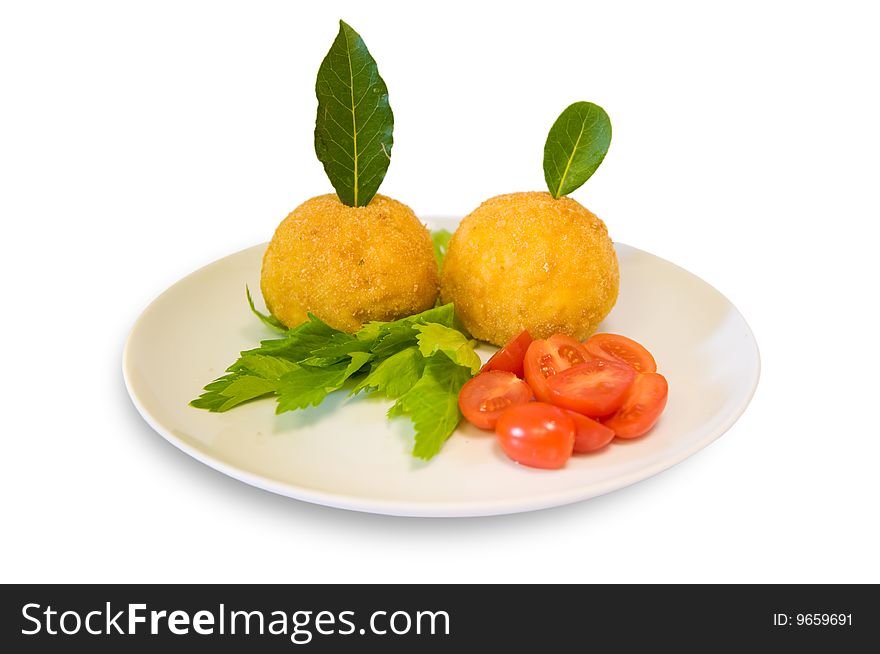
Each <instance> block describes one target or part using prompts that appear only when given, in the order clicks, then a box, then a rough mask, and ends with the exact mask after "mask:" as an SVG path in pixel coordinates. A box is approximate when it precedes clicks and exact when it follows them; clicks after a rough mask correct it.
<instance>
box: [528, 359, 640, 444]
mask: <svg viewBox="0 0 880 654" xmlns="http://www.w3.org/2000/svg"><path fill="white" fill-rule="evenodd" d="M635 377H636V372H635V370H633V369H632V368H630V367H629V366H628V365H627V364H625V363H620V362H617V361H604V360H602V359H591V360H589V361H587V362H586V363H581V364H578V365H576V366H573V367H571V368H568V369H567V370H563V371H562V372H560V373H559V374H557V375H553V376H552V377H549V378H548V379H547V380H546V383H547V388H548V394H549V398H550V404H554V405H556V406H559V407H562V408H563V409H569V410H571V411H577V412H578V413H582V414H584V415H585V416H588V417H591V418H598V417H601V416H607V415H609V414H612V413H614V412H615V411H617V409H619V408H620V406H621V405H622V404H623V401H624V398H625V397H626V393H627V391H628V390H629V387H630V386H632V383H633V380H635ZM536 394H537V391H536ZM612 429H614V427H612ZM615 431H617V430H615Z"/></svg>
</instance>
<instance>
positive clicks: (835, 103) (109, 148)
mask: <svg viewBox="0 0 880 654" xmlns="http://www.w3.org/2000/svg"><path fill="white" fill-rule="evenodd" d="M11 5H12V3H5V4H4V5H3V8H2V9H0V85H2V86H0V119H2V120H0V220H2V256H0V266H2V279H3V289H4V292H3V312H4V318H3V320H2V323H0V325H2V327H0V329H2V336H3V344H4V348H3V350H4V351H3V363H4V365H3V373H2V375H0V400H2V401H0V442H2V450H0V451H2V474H0V498H2V499H0V502H2V538H0V551H2V557H0V581H29V582H37V581H96V582H97V581H116V582H123V581H124V582H136V581H141V582H145V581H150V582H154V581H236V582H237V581H264V582H265V581H277V582H282V581H284V582H306V581H310V582H333V581H388V582H392V581H405V582H428V581H444V582H446V581H449V582H451V581H460V582H465V581H479V582H482V581H487V582H488V581H499V582H514V581H548V582H549V581H553V582H556V581H563V582H564V581H591V582H592V581H596V582H598V581H606V582H623V581H648V582H651V581H673V582H704V581H706V582H708V581H712V582H722V581H733V582H740V581H756V582H783V581H793V582H808V581H819V582H830V581H841V582H863V581H871V582H880V564H878V561H880V558H878V556H877V552H878V548H880V538H878V506H877V504H878V498H880V484H878V459H880V428H878V420H877V413H876V411H877V403H878V382H877V374H878V373H877V370H878V367H880V358H878V354H877V353H878V349H880V348H878V343H880V330H878V326H880V325H878V320H877V309H876V306H877V302H878V292H877V282H878V279H880V275H878V246H877V234H878V230H877V224H878V220H880V200H878V177H880V164H878V152H880V127H878V125H880V120H878V116H880V95H878V83H877V65H878V62H880V45H878V43H880V41H878V39H877V34H876V26H877V24H878V23H877V20H876V16H874V15H872V14H873V12H872V11H871V10H872V8H873V7H872V5H873V3H869V2H864V3H855V2H836V3H822V4H818V3H815V4H814V3H807V2H792V3H784V2H738V3H730V7H729V8H726V9H725V8H721V7H718V6H715V5H716V3H697V2H694V3H681V2H663V3H649V2H645V3H608V2H588V1H585V0H579V1H578V2H572V3H561V2H551V1H548V0H544V1H542V2H529V3H522V4H517V3H513V2H504V3H498V4H494V3H488V2H474V1H469V2H461V3H459V2H451V1H449V0H446V1H445V2H442V3H416V2H410V3H390V2H388V3H380V2H368V3H367V2H321V3H298V2H258V3H240V4H233V3H221V2H205V3H196V2H151V3H122V2H106V3H97V2H81V3H61V2H59V3H55V4H48V3H41V2H34V3H16V5H14V6H11ZM338 18H345V19H346V20H347V21H348V22H350V23H351V24H352V25H353V26H354V27H355V29H357V30H358V31H359V32H360V33H361V34H362V35H363V36H364V38H365V40H366V42H367V44H368V45H369V47H370V49H371V51H372V53H373V54H374V56H375V57H376V59H377V60H378V62H379V65H380V70H381V72H382V75H383V77H384V78H385V80H386V81H387V83H388V85H389V88H390V92H391V103H392V106H393V108H394V113H395V133H394V136H395V146H394V161H393V164H392V166H391V168H390V170H389V173H388V176H387V178H386V180H385V184H384V186H383V192H384V193H386V194H388V195H391V196H394V197H396V198H398V199H400V200H402V201H404V202H406V203H408V204H410V205H411V206H412V207H413V208H414V209H415V210H416V212H417V213H418V214H420V215H430V214H452V215H463V214H465V213H467V212H469V211H470V210H471V209H473V208H474V207H476V206H477V205H478V204H479V203H480V202H481V201H482V200H483V199H486V198H488V197H490V196H492V195H496V194H498V193H501V192H509V191H516V190H532V189H534V190H540V189H541V188H542V186H543V175H542V171H541V162H542V148H543V142H544V138H545V136H546V132H547V129H548V128H549V126H550V124H551V123H552V122H553V120H554V119H555V117H556V116H557V115H558V113H559V112H560V111H561V110H562V108H564V107H565V106H566V105H567V104H569V103H570V102H572V101H574V100H580V99H584V100H591V101H594V102H597V103H599V104H601V105H602V106H604V107H605V109H606V110H607V111H608V113H609V114H610V116H611V118H612V121H613V123H614V142H613V143H612V146H611V150H610V152H609V154H608V157H607V158H606V160H605V163H604V164H603V165H602V168H601V169H600V170H599V172H598V173H597V174H596V175H595V176H594V177H593V179H591V180H590V181H589V182H588V183H587V184H586V186H584V187H583V188H582V189H580V190H578V191H576V192H575V193H574V197H575V198H576V199H578V200H579V201H581V202H582V203H584V204H585V205H587V206H588V207H590V208H591V209H592V210H593V211H595V212H596V213H597V214H599V215H600V216H601V217H602V218H604V219H605V221H606V222H607V224H608V226H609V229H610V231H611V234H612V237H613V238H614V239H615V240H618V241H622V242H625V243H629V244H632V245H635V246H637V247H640V248H643V249H647V250H649V251H651V252H653V253H655V254H658V255H660V256H662V257H664V258H667V259H670V260H672V261H674V262H676V263H678V264H679V265H681V266H683V267H685V268H687V269H689V270H691V271H692V272H694V273H696V274H697V275H699V276H701V277H703V278H704V279H705V280H707V281H708V282H709V283H711V284H713V285H714V286H716V287H717V288H718V289H720V290H721V291H722V292H723V293H724V294H726V295H727V296H728V297H729V298H730V299H731V300H732V301H733V302H734V303H735V304H736V305H737V306H738V307H739V308H740V310H741V311H742V313H743V314H744V315H745V317H746V318H747V320H749V322H750V324H751V326H752V328H753V329H754V332H755V334H756V337H757V339H758V343H759V345H760V347H761V353H762V360H763V374H762V379H761V383H760V385H759V388H758V392H757V394H756V396H755V398H754V400H753V402H752V405H751V406H750V408H749V409H748V410H747V412H746V413H745V415H744V416H743V417H742V418H741V419H740V421H739V422H738V423H737V424H736V425H735V426H734V427H733V428H732V429H731V430H730V431H729V432H728V433H727V434H726V435H725V436H724V437H723V438H721V439H720V440H719V441H717V442H716V443H715V444H713V445H711V446H710V447H709V448H707V449H706V450H704V451H702V452H700V453H698V454H697V455H695V456H693V457H692V458H690V459H688V460H687V461H685V462H684V463H682V464H680V465H678V466H677V467H675V468H673V469H671V470H669V471H667V472H665V473H662V474H661V475H659V476H657V477H654V478H653V479H650V480H647V481H645V482H642V483H639V484H637V485H635V486H632V487H629V488H627V489H624V490H621V491H618V492H615V493H613V494H611V495H607V496H604V497H601V498H597V499H594V500H591V501H588V502H584V503H580V504H577V505H573V506H568V507H563V508H559V509H554V510H547V511H541V512H537V513H532V514H525V515H514V516H507V517H497V518H484V519H469V520H433V521H432V520H416V519H403V518H391V517H382V516H373V515H366V514H356V513H351V512H345V511H340V510H334V509H327V508H322V507H317V506H311V505H307V504H304V503H300V502H296V501H293V500H289V499H285V498H282V497H278V496H274V495H271V494H269V493H266V492H263V491H260V490H256V489H254V488H251V487H249V486H246V485H244V484H242V483H239V482H237V481H234V480H232V479H229V478H226V477H224V476H223V475H221V474H220V473H217V472H214V471H213V470H210V469H209V468H207V467H205V466H203V465H202V464H200V463H197V462H196V461H194V460H191V459H189V458H188V457H187V456H185V455H184V454H182V453H181V452H179V451H178V450H177V449H175V448H174V447H173V446H172V445H170V444H168V443H167V442H166V441H164V440H163V439H162V438H161V437H159V436H158V435H157V434H155V433H154V432H152V431H151V430H150V428H149V427H148V426H147V425H146V424H145V423H144V422H143V421H142V420H141V419H140V417H139V416H138V415H137V413H136V411H135V409H134V408H133V406H132V405H131V403H130V401H129V399H128V397H127V395H126V392H125V389H124V386H123V382H122V374H121V354H122V347H123V344H124V341H125V338H126V335H127V332H128V330H129V329H130V327H131V325H132V324H133V322H134V320H135V318H136V317H137V316H138V314H139V313H140V311H141V310H142V309H143V308H144V307H145V306H146V305H147V304H148V303H149V302H150V301H151V300H152V299H153V297H155V296H156V295H157V294H158V293H159V292H161V291H162V290H163V289H164V288H166V287H167V286H168V285H170V284H172V283H173V282H174V281H176V280H177V279H178V278H180V277H182V276H184V275H186V274H187V273H189V272H190V271H192V270H193V269H195V268H197V267H199V266H201V265H203V264H205V263H208V262H210V261H212V260H214V259H217V258H219V257H221V256H224V255H226V254H229V253H231V252H234V251H237V250H239V249H241V248H244V247H246V246H250V245H252V244H254V243H258V242H261V241H265V240H267V239H268V238H269V236H270V235H271V233H272V231H273V230H274V228H275V226H276V225H277V223H278V222H279V221H280V220H281V219H282V218H283V217H284V216H285V215H286V214H287V213H288V212H289V211H290V210H291V209H292V208H293V207H294V206H296V205H297V204H299V203H300V202H302V201H303V200H305V199H307V198H308V197H310V196H313V195H316V194H319V193H324V192H328V191H329V190H331V189H330V186H329V184H328V182H327V181H326V178H325V177H324V174H323V170H322V168H321V166H320V164H319V163H318V162H317V160H316V159H315V156H314V152H313V146H312V128H313V124H314V111H315V106H316V101H315V98H314V91H313V88H314V78H315V74H316V72H317V68H318V65H319V63H320V61H321V59H322V57H323V56H324V54H325V52H326V50H327V48H328V47H329V45H330V43H331V41H332V40H333V38H334V36H335V33H336V31H337V23H336V21H337V19H338ZM222 327H223V326H222V325H218V326H217V328H218V329H222Z"/></svg>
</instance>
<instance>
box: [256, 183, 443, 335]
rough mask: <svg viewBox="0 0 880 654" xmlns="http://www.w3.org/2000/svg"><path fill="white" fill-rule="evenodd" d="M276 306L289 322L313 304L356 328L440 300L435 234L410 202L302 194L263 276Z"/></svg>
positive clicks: (337, 322)
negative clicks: (357, 201) (353, 203)
mask: <svg viewBox="0 0 880 654" xmlns="http://www.w3.org/2000/svg"><path fill="white" fill-rule="evenodd" d="M260 285H261V287H262V291H263V298H264V299H265V301H266V306H267V307H268V309H269V311H271V312H272V314H273V315H274V316H275V317H276V318H278V319H279V320H280V321H281V322H283V323H284V324H285V325H287V326H288V327H294V326H296V325H298V324H300V323H301V322H304V321H305V320H306V317H307V316H306V313H307V312H311V313H313V314H314V315H316V316H317V317H318V318H320V319H321V320H323V321H324V322H326V323H327V324H329V325H330V326H331V327H335V328H336V329H341V330H343V331H346V332H354V331H357V330H358V329H360V328H361V326H362V325H363V324H364V323H365V322H369V321H371V320H395V319H397V318H402V317H404V316H409V315H412V314H414V313H418V312H420V311H424V310H426V309H430V308H431V307H432V306H434V303H435V302H436V299H437V289H438V274H437V263H436V260H435V258H434V250H433V245H432V243H431V235H430V233H429V232H428V229H427V228H426V227H425V226H424V225H423V224H422V223H421V222H419V219H418V218H416V215H415V214H414V213H413V211H412V209H410V208H409V207H408V206H406V205H405V204H402V203H400V202H398V201H397V200H392V199H391V198H388V197H385V196H383V195H376V196H375V197H374V198H373V199H372V201H371V202H370V204H369V205H367V206H366V207H349V206H347V205H344V204H342V203H341V202H340V201H339V199H338V198H337V197H336V196H335V195H320V196H318V197H315V198H312V199H311V200H307V201H306V202H303V203H302V204H301V205H300V206H298V207H297V208H296V209H294V210H293V211H292V212H291V214H290V215H289V216H287V218H285V219H284V221H283V222H282V223H281V224H280V225H279V226H278V229H277V230H276V231H275V235H274V236H273V237H272V241H271V242H270V243H269V247H268V248H267V249H266V253H265V254H264V255H263V272H262V278H261V283H260Z"/></svg>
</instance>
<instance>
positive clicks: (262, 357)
mask: <svg viewBox="0 0 880 654" xmlns="http://www.w3.org/2000/svg"><path fill="white" fill-rule="evenodd" d="M247 300H248V304H249V305H250V307H251V310H252V311H253V312H254V314H255V315H256V316H257V317H258V318H259V319H260V320H261V321H262V322H263V323H264V324H265V325H266V326H267V327H269V328H271V329H274V330H276V331H279V332H280V337H279V338H274V339H270V340H265V341H262V343H260V347H258V348H254V349H252V350H246V351H244V352H242V353H241V356H240V357H239V358H238V360H237V361H236V362H235V363H233V364H232V365H231V366H229V368H228V369H227V370H226V374H225V375H224V376H222V377H220V378H219V379H216V380H215V381H213V382H211V383H210V384H208V385H207V386H205V389H204V392H203V393H202V394H201V395H200V396H199V397H198V398H197V399H195V400H193V401H192V402H191V403H190V404H191V406H194V407H196V408H199V409H207V410H208V411H214V412H223V411H229V410H230V409H233V408H235V407H237V406H239V405H240V404H243V403H245V402H250V401H251V400H255V399H257V398H262V397H268V396H271V395H274V396H275V397H276V398H277V405H276V409H275V412H276V413H284V412H285V411H295V410H300V409H306V408H308V407H309V406H317V405H318V404H320V403H321V402H322V401H323V400H324V398H325V397H327V395H329V394H330V393H332V392H335V391H338V390H340V389H342V388H343V387H347V388H350V395H357V394H359V393H364V394H371V395H377V396H381V397H385V398H388V399H392V400H395V404H394V405H393V406H392V407H391V409H390V410H389V412H388V415H389V417H391V418H393V417H397V416H407V417H409V418H410V419H411V420H412V423H413V426H414V428H415V443H414V446H413V456H416V457H418V458H421V459H430V458H432V457H433V456H434V455H435V454H437V452H439V451H440V449H441V448H442V447H443V444H444V443H445V442H446V440H447V439H448V438H449V436H450V435H451V434H452V432H453V431H455V428H456V426H457V425H458V423H459V421H460V420H461V413H460V412H459V409H458V393H459V391H460V390H461V387H462V386H463V385H464V384H465V382H466V381H467V380H469V379H470V378H471V377H473V376H474V375H475V374H476V373H477V372H478V371H479V369H480V358H479V357H478V356H477V354H476V353H475V352H474V344H475V342H474V341H473V340H471V339H469V338H468V336H466V335H465V334H464V333H463V332H462V331H460V329H459V327H458V325H457V323H456V320H455V312H454V309H453V306H452V305H451V304H446V305H443V306H439V307H435V308H433V309H429V310H427V311H424V312H422V313H419V314H416V315H413V316H409V317H407V318H402V319H401V320H395V321H393V322H370V323H367V324H366V325H364V327H363V328H362V329H361V330H360V331H358V332H357V333H355V334H346V333H344V332H341V331H339V330H336V329H333V328H332V327H330V326H329V325H327V324H326V323H324V322H323V321H321V320H319V319H318V318H316V317H315V316H313V315H309V320H308V321H306V322H304V323H302V324H301V325H299V326H297V327H294V328H293V329H290V330H286V329H284V328H283V326H281V325H280V323H278V322H277V321H276V320H275V319H274V318H273V317H272V316H267V315H265V314H262V313H260V311H258V310H257V308H256V307H255V306H254V303H253V300H252V298H251V295H250V291H248V293H247Z"/></svg>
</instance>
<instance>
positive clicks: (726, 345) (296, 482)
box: [123, 220, 760, 517]
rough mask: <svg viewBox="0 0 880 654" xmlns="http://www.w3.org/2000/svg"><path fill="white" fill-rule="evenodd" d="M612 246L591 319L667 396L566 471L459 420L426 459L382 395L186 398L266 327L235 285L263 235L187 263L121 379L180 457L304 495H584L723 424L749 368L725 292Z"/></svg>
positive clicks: (748, 335)
mask: <svg viewBox="0 0 880 654" xmlns="http://www.w3.org/2000/svg"><path fill="white" fill-rule="evenodd" d="M432 222H433V224H434V225H435V226H449V224H450V223H449V221H447V224H446V225H443V221H437V220H435V221H432ZM453 224H454V223H453ZM616 247H617V254H618V257H619V259H620V277H621V279H620V298H619V299H618V301H617V306H616V307H615V308H614V310H613V311H612V312H611V315H610V316H609V317H608V319H607V320H606V321H605V322H604V323H603V325H602V327H601V329H602V330H603V331H610V332H619V333H622V334H625V335H627V336H630V337H631V338H634V339H636V340H637V341H639V342H641V343H643V344H644V345H645V346H646V347H647V348H648V349H649V350H650V351H651V352H652V353H653V354H654V356H655V358H656V359H657V363H658V366H659V370H660V372H662V373H663V374H664V375H665V376H666V378H667V379H668V381H669V402H668V405H667V408H666V411H665V413H664V414H663V416H662V417H661V419H660V421H659V422H658V423H657V425H656V426H655V427H654V429H653V430H652V431H651V432H650V433H649V434H648V435H647V436H645V437H643V438H640V439H636V440H633V441H627V442H614V443H612V444H611V445H610V446H609V447H608V448H606V449H605V450H603V451H601V452H598V453H595V454H591V455H576V456H574V457H572V459H571V460H570V461H569V462H568V465H567V466H566V467H565V468H564V469H562V470H555V471H546V470H536V469H532V468H526V467H523V466H519V465H517V464H515V463H513V462H512V461H510V460H509V459H507V457H506V456H505V455H504V454H503V453H502V452H501V450H500V448H499V447H498V446H497V444H496V443H495V438H494V436H493V435H492V434H491V433H487V432H482V431H480V430H478V429H475V428H473V427H472V426H470V425H468V424H466V423H462V425H461V426H460V427H459V429H458V431H456V432H455V434H453V436H452V437H451V438H450V439H449V441H448V442H447V443H446V445H445V446H444V447H443V450H442V451H441V452H440V454H438V455H437V456H436V457H435V458H434V459H433V460H431V461H429V462H423V461H419V460H417V459H414V458H413V457H412V456H411V455H410V449H411V447H412V440H411V438H412V432H411V427H410V426H409V423H408V421H406V420H405V419H404V420H400V419H398V420H396V421H394V422H391V423H389V422H388V421H387V420H386V418H385V411H386V410H387V408H388V406H389V403H388V402H386V401H384V400H378V399H371V398H363V397H361V398H352V399H346V397H345V393H336V394H333V395H331V396H330V397H328V399H327V400H325V401H324V403H323V404H322V405H321V406H320V407H318V408H312V409H308V410H306V411H299V412H295V413H287V414H284V415H281V416H276V415H275V413H274V407H275V403H274V400H273V399H264V400H258V401H256V402H252V403H250V404H246V405H243V406H240V407H238V408H236V409H233V410H232V411H229V412H227V413H220V414H218V413H209V412H207V411H204V410H199V409H193V408H191V407H190V406H188V402H189V401H190V400H192V399H193V398H194V397H197V396H198V395H199V393H200V392H201V389H202V387H203V386H204V385H205V384H206V383H208V382H209V381H211V380H213V379H214V378H216V377H218V376H220V375H221V374H223V371H224V369H225V368H226V366H228V365H229V364H231V363H232V362H233V361H234V360H235V358H236V356H237V355H238V353H239V351H240V350H243V349H248V348H251V347H254V346H256V345H257V344H258V343H259V341H260V340H261V339H263V338H271V337H272V335H271V333H270V332H269V331H268V330H267V329H266V328H264V327H263V326H262V325H261V324H260V323H259V322H258V321H257V320H256V318H254V317H253V315H252V314H251V313H250V310H249V309H248V307H247V304H246V302H245V297H244V287H245V284H249V285H250V287H251V288H252V289H258V288H259V275H260V264H261V257H262V253H263V250H264V249H265V244H264V245H259V246H255V247H252V248H249V249H247V250H243V251H241V252H238V253H236V254H233V255H231V256H228V257H226V258H224V259H221V260H219V261H216V262H215V263H212V264H210V265H208V266H206V267H204V268H202V269H201V270H198V271H196V272H194V273H192V274H191V275H189V276H188V277H186V278H184V279H182V280H180V281H179V282H177V283H176V284H174V286H172V287H171V288H169V289H168V290H167V291H165V292H164V293H163V294H162V295H161V296H159V297H158V298H157V299H156V300H155V301H154V302H153V303H152V304H151V305H150V306H149V307H147V309H146V310H145V311H144V313H143V314H142V315H141V317H140V318H139V319H138V321H137V323H136V324H135V326H134V328H133V329H132V332H131V335H130V336H129V338H128V342H127V344H126V348H125V353H124V356H123V370H124V375H125V383H126V386H127V387H128V392H129V394H130V395H131V398H132V401H133V402H134V404H135V406H136V407H137V409H138V411H140V413H141V415H142V416H143V417H144V419H145V420H146V421H147V422H148V423H149V424H150V425H151V426H152V427H153V428H154V429H155V430H156V431H157V432H159V433H160V434H161V435H162V436H164V437H165V438H167V439H168V440H169V441H171V442H172V443H173V444H174V445H176V446H177V447H179V448H180V449H181V450H183V451H184V452H186V453H187V454H189V455H190V456H193V457H195V458H196V459H198V460H199V461H202V462H203V463H206V464H208V465H209V466H211V467H213V468H216V469H217V470H219V471H221V472H223V473H225V474H227V475H230V476H232V477H235V478H236V479H240V480H241V481H244V482H246V483H248V484H252V485H254V486H258V487H260V488H264V489H266V490H270V491H273V492H275V493H280V494H282V495H287V496H289V497H293V498H296V499H300V500H305V501H307V502H315V503H318V504H325V505H328V506H334V507H340V508H345V509H354V510H358V511H370V512H374V513H386V514H392V515H407V516H450V517H452V516H478V515H492V514H501V513H514V512H518V511H530V510H534V509H541V508H546V507H551V506H558V505H561V504H567V503H570V502H576V501H578V500H584V499H587V498H590V497H594V496H596V495H600V494H602V493H607V492H609V491H612V490H615V489H618V488H621V487H623V486H627V485H629V484H632V483H635V482H637V481H640V480H642V479H645V478H647V477H650V476H651V475H654V474H656V473H658V472H660V471H662V470H665V469H666V468H669V467H670V466H672V465H674V464H676V463H678V462H679V461H681V460H683V459H684V458H686V457H688V456H690V455H691V454H693V453H694V452H696V451H698V450H700V449H701V448H703V447H705V446H706V445H708V444H709V443H711V442H712V441H713V440H715V439H716V438H718V437H719V436H721V434H723V433H724V432H725V431H726V430H727V429H728V428H730V426H731V425H732V424H733V423H734V421H735V420H736V419H737V418H738V417H739V416H740V414H742V412H743V411H744V410H745V408H746V406H747V405H748V403H749V400H750V399H751V397H752V394H753V393H754V390H755V387H756V385H757V383H758V375H759V369H760V363H759V357H758V347H757V344H756V343H755V339H754V336H753V335H752V332H751V330H750V329H749V327H748V325H747V324H746V322H745V320H744V319H743V317H742V315H740V313H739V312H738V311H737V310H736V308H735V307H734V306H733V305H732V304H731V303H730V302H729V301H728V300H727V299H726V298H725V297H724V296H723V295H721V294H720V293H719V292H718V291H716V290H715V289H714V288H712V287H711V286H709V285H708V284H706V283H705V282H704V281H702V280H701V279H699V278H698V277H696V276H694V275H692V274H691V273H689V272H687V271H685V270H683V269H681V268H679V267H677V266H675V265H673V264H671V263H669V262H667V261H664V260H663V259H659V258H658V257H655V256H653V255H651V254H648V253H647V252H643V251H641V250H637V249H635V248H632V247H629V246H627V245H622V244H617V246H616ZM481 354H482V355H483V356H484V359H485V358H486V356H488V355H489V354H491V350H490V349H489V348H486V349H485V351H484V352H481Z"/></svg>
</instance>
